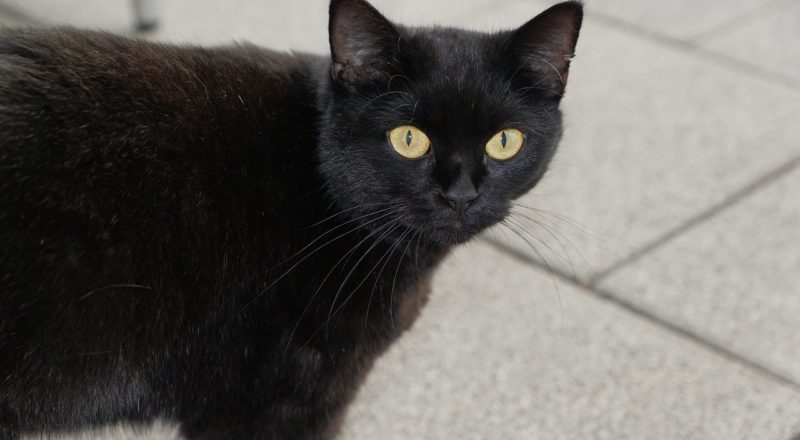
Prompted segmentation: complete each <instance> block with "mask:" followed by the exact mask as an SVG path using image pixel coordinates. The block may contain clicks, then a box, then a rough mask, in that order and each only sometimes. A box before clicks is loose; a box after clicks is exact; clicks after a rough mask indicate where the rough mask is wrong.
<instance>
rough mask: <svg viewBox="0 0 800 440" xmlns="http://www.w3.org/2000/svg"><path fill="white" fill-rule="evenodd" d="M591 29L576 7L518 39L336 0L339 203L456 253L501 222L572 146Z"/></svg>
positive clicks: (332, 151)
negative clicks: (575, 99)
mask: <svg viewBox="0 0 800 440" xmlns="http://www.w3.org/2000/svg"><path fill="white" fill-rule="evenodd" d="M581 20H582V7H581V4H580V3H578V2H567V3H561V4H558V5H555V6H553V7H551V8H550V9H548V10H546V11H545V12H543V13H541V14H540V15H538V16H536V17H535V18H533V19H532V20H530V21H528V22H527V23H525V24H523V25H522V26H521V27H519V28H518V29H515V30H512V31H506V32H499V33H493V34H485V33H478V32H470V31H465V30H458V29H451V28H440V27H434V28H409V27H403V26H399V25H396V24H394V23H391V22H390V21H388V20H387V19H386V18H384V17H383V16H382V15H381V14H380V13H379V12H378V11H377V10H375V9H374V8H373V7H372V6H371V5H369V4H368V3H366V2H365V1H363V0H333V1H332V2H331V6H330V28H329V31H330V44H331V54H332V60H331V68H330V81H328V82H326V83H325V84H324V86H323V87H325V90H324V91H323V96H325V99H324V100H323V102H322V104H321V105H322V110H323V118H324V119H323V122H322V124H321V126H322V127H321V145H320V149H319V159H320V168H321V171H322V174H323V176H324V178H325V180H326V185H327V186H328V189H329V191H330V193H331V194H332V195H334V199H335V200H336V202H337V205H338V207H339V208H340V209H342V210H350V212H351V213H352V215H354V216H355V215H358V216H362V215H366V217H364V218H365V221H366V220H370V221H372V222H373V225H374V226H375V227H380V226H381V225H386V224H388V223H387V222H388V221H390V220H397V219H400V222H401V223H402V225H403V226H405V227H406V228H408V229H409V230H413V231H420V232H422V234H423V236H424V237H426V238H427V239H428V240H430V241H432V242H435V243H438V244H444V245H448V244H454V243H459V242H463V241H466V240H467V239H469V238H471V237H472V236H474V235H475V234H476V233H477V232H479V231H481V230H483V229H484V228H486V227H488V226H491V225H493V224H495V223H497V222H499V221H500V220H502V219H503V218H504V217H505V215H506V214H507V213H508V210H509V207H510V203H511V201H512V200H513V199H514V198H516V197H519V196H520V195H522V194H524V193H525V192H527V191H528V190H530V189H531V188H532V187H533V186H534V185H535V184H536V183H537V182H538V181H539V179H540V178H541V177H542V176H543V174H544V172H545V170H546V168H547V165H548V163H549V162H550V159H551V158H552V157H553V154H554V152H555V149H556V146H557V144H558V141H559V139H560V138H561V132H562V126H561V114H560V111H559V102H560V99H561V97H562V96H563V93H564V87H565V85H566V81H567V76H568V73H569V62H570V59H571V57H572V55H573V52H574V49H575V43H576V41H577V38H578V31H579V29H580V26H581ZM381 215H383V217H380V216H381ZM373 219H374V220H373Z"/></svg>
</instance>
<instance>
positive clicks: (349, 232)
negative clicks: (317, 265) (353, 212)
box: [239, 208, 399, 313]
mask: <svg viewBox="0 0 800 440" xmlns="http://www.w3.org/2000/svg"><path fill="white" fill-rule="evenodd" d="M398 209H399V208H398ZM396 212H397V211H390V212H388V213H385V214H382V215H381V216H379V217H378V218H375V219H372V220H370V221H368V222H366V223H364V224H360V225H357V226H356V227H355V228H353V229H350V230H349V231H347V232H344V233H342V234H340V235H338V236H336V237H334V238H332V239H330V240H328V241H327V242H325V243H324V244H322V245H320V246H318V247H317V248H316V249H314V250H312V251H311V252H309V253H307V254H306V255H305V256H303V258H301V259H300V260H299V261H297V262H296V263H295V264H293V265H292V267H290V268H289V269H288V270H287V271H286V272H284V273H283V274H282V275H281V276H279V277H278V278H276V279H275V280H274V281H272V282H271V283H270V284H269V285H268V286H267V287H265V288H264V289H262V290H261V291H260V292H259V293H258V294H257V295H255V296H254V297H253V298H252V299H251V300H250V301H248V302H247V303H246V304H245V305H244V306H242V308H241V310H239V313H241V312H243V311H244V309H246V308H247V307H248V306H249V305H250V304H252V303H253V302H254V301H255V300H257V299H258V298H260V297H261V295H263V294H264V293H266V292H267V291H268V290H269V289H270V288H272V286H274V285H275V284H277V283H278V282H279V281H280V280H282V279H283V278H284V277H285V276H286V275H288V274H289V273H290V272H291V271H292V270H294V269H295V268H296V267H297V266H299V265H300V264H301V263H302V262H303V261H305V260H306V259H308V258H309V257H311V256H312V255H314V254H315V253H317V252H319V251H320V250H321V249H323V248H324V247H326V246H327V245H329V244H331V243H333V242H334V241H336V240H338V239H340V238H342V237H344V236H345V235H348V234H351V233H353V232H355V231H357V230H358V229H361V228H363V227H364V226H367V225H369V224H371V223H374V222H376V221H378V220H380V219H382V218H385V217H387V216H390V215H392V214H395V213H396ZM306 247H308V245H307V246H306ZM303 249H305V248H303Z"/></svg>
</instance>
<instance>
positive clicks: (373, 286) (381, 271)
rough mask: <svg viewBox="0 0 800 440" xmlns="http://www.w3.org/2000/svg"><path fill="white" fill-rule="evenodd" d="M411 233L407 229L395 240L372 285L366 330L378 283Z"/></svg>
mask: <svg viewBox="0 0 800 440" xmlns="http://www.w3.org/2000/svg"><path fill="white" fill-rule="evenodd" d="M410 233H411V229H406V230H405V231H404V232H403V235H401V236H400V237H399V238H398V239H397V240H395V242H394V244H393V245H392V247H390V248H389V251H391V253H390V254H389V256H388V257H386V260H385V261H384V262H383V265H382V266H381V268H380V270H378V275H376V276H375V282H374V283H372V290H371V291H370V293H369V300H368V301H367V311H366V312H365V313H364V328H365V329H366V328H367V321H368V319H369V308H370V305H371V304H372V296H373V295H374V294H375V289H376V288H377V286H378V281H380V279H381V274H382V273H383V270H384V269H385V268H386V265H387V264H389V261H390V260H391V259H392V255H394V251H395V249H397V247H398V245H399V244H400V243H402V242H403V239H405V237H406V236H408V234H410ZM381 259H383V257H381ZM380 262H381V260H378V263H380Z"/></svg>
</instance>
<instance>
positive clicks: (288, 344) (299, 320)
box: [284, 220, 394, 353]
mask: <svg viewBox="0 0 800 440" xmlns="http://www.w3.org/2000/svg"><path fill="white" fill-rule="evenodd" d="M393 222H394V220H390V221H388V222H386V223H384V224H383V225H381V226H379V227H377V228H375V229H374V230H373V231H371V232H370V233H369V234H368V235H367V236H366V237H364V238H363V239H361V240H360V241H359V242H358V243H356V244H355V245H354V246H353V247H351V248H350V250H348V251H347V252H346V253H345V254H344V255H342V257H341V258H339V260H338V261H337V262H336V264H334V265H333V267H331V269H330V270H329V271H328V273H327V274H325V277H323V278H322V281H320V283H319V286H317V288H316V290H314V293H313V294H312V295H311V299H309V300H308V304H306V307H305V308H304V309H303V311H302V312H301V313H300V316H299V317H298V318H297V322H296V323H295V325H294V327H293V328H292V332H291V333H290V334H289V339H288V342H287V343H286V350H287V351H288V350H289V346H290V345H291V343H292V339H293V338H294V335H295V333H296V332H297V329H298V327H299V326H300V322H301V321H302V319H303V317H305V315H306V313H308V311H309V309H310V308H311V304H313V302H314V300H315V299H316V298H317V296H318V295H319V293H320V291H321V290H322V287H323V286H324V285H325V283H326V282H327V281H328V279H329V278H330V276H331V275H332V274H333V272H334V271H335V270H336V268H337V267H339V264H341V263H342V261H344V260H345V258H347V259H348V260H349V256H350V255H352V253H353V252H354V251H355V250H356V249H358V248H359V247H361V245H362V244H363V243H364V242H365V241H367V240H368V239H369V238H370V237H372V236H373V235H375V234H377V233H380V231H382V230H383V228H385V227H387V226H390V225H391V224H393ZM326 324H327V322H326ZM324 327H325V326H324V325H323V326H321V327H320V328H319V329H317V331H315V332H314V334H312V335H311V337H310V338H309V339H308V340H307V341H306V342H304V343H303V345H302V346H301V347H300V348H301V349H302V348H303V347H305V346H306V344H308V343H309V342H310V341H311V339H313V338H314V336H316V334H317V333H319V331H320V330H321V329H322V328H324ZM284 353H285V352H284Z"/></svg>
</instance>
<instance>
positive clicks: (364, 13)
mask: <svg viewBox="0 0 800 440" xmlns="http://www.w3.org/2000/svg"><path fill="white" fill-rule="evenodd" d="M328 32H329V38H330V44H331V75H332V77H333V79H334V81H336V82H338V83H339V84H341V85H343V86H345V87H346V88H347V89H348V90H351V91H352V90H354V89H355V88H356V86H357V85H358V84H360V83H366V82H370V81H374V80H377V79H381V78H384V77H386V76H387V72H388V68H389V67H390V66H391V64H392V62H393V60H394V59H395V51H396V50H397V46H398V41H399V39H400V34H399V33H398V31H397V29H396V28H395V27H394V26H393V25H392V23H391V22H390V21H389V20H387V19H386V18H385V17H384V16H383V15H381V13H380V12H378V11H377V10H376V9H375V8H374V7H372V5H370V4H369V3H367V2H366V1H364V0H331V6H330V21H329V24H328Z"/></svg>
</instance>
